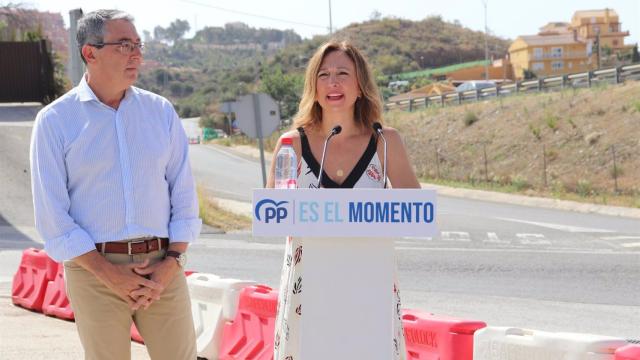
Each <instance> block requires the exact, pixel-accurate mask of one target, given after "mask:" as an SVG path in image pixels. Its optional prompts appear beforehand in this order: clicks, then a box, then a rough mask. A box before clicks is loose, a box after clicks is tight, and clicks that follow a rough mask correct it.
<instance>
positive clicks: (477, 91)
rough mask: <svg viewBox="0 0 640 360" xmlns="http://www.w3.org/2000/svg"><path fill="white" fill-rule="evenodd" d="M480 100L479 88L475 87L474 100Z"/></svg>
mask: <svg viewBox="0 0 640 360" xmlns="http://www.w3.org/2000/svg"><path fill="white" fill-rule="evenodd" d="M478 100H480V89H476V101H478Z"/></svg>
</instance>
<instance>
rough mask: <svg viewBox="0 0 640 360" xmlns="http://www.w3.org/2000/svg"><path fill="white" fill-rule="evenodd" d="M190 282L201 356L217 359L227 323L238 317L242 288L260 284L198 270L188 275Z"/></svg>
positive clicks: (199, 354) (193, 313)
mask: <svg viewBox="0 0 640 360" xmlns="http://www.w3.org/2000/svg"><path fill="white" fill-rule="evenodd" d="M187 284H188V285H189V295H190V296H191V314H192V315H193V324H194V326H195V330H196V338H197V348H198V357H202V358H206V359H209V360H217V359H218V349H219V347H220V341H221V339H222V329H223V328H224V322H225V321H231V320H233V319H234V318H235V316H236V311H237V309H238V301H239V296H240V290H242V288H244V287H246V286H249V285H254V284H256V283H255V282H253V281H243V280H237V279H223V278H220V277H219V276H217V275H214V274H206V273H194V274H192V275H191V276H189V277H188V278H187Z"/></svg>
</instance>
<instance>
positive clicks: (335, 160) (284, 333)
mask: <svg viewBox="0 0 640 360" xmlns="http://www.w3.org/2000/svg"><path fill="white" fill-rule="evenodd" d="M375 122H382V105H381V101H380V94H379V92H378V89H377V87H376V84H375V82H374V79H373V77H372V75H371V70H370V68H369V65H368V64H367V62H366V60H365V58H364V56H363V55H362V54H361V53H360V51H359V50H358V49H357V48H355V47H354V46H353V45H351V44H349V43H348V42H337V41H330V42H328V43H326V44H324V45H322V46H321V47H320V48H319V49H318V50H317V51H316V53H315V54H314V55H313V57H312V58H311V59H310V60H309V65H308V66H307V71H306V75H305V84H304V93H303V95H302V100H301V101H300V107H299V110H298V114H297V115H296V117H295V120H294V126H293V127H294V128H295V130H292V131H289V132H287V133H285V134H284V135H282V137H281V139H282V138H284V137H289V138H292V139H293V148H294V150H295V152H296V154H297V155H298V159H299V166H298V169H299V173H298V187H299V188H315V187H316V186H317V183H318V176H319V171H320V169H319V168H320V164H319V163H320V159H321V156H322V150H323V145H324V140H325V139H326V137H327V135H328V134H329V132H330V131H331V129H333V128H334V127H335V126H337V125H340V126H341V127H342V131H341V132H340V134H339V135H337V136H335V137H333V138H332V139H331V146H329V147H328V149H327V153H326V156H325V162H324V172H323V174H322V184H321V186H322V187H325V188H354V187H358V188H383V187H384V185H385V179H383V175H382V174H383V169H384V167H387V168H386V169H387V177H388V180H389V182H390V183H391V186H392V187H394V188H419V187H420V184H419V183H418V180H417V178H416V175H415V173H414V172H413V169H412V167H411V165H410V163H409V159H408V156H407V152H406V150H405V148H404V145H403V143H402V139H401V138H400V135H399V134H398V132H397V131H396V130H395V129H392V128H389V127H383V131H384V136H385V138H386V140H387V157H388V159H390V160H389V161H388V164H385V163H384V158H383V156H382V154H383V153H384V144H383V141H378V135H377V133H376V132H375V131H374V130H373V124H374V123H375ZM280 143H281V142H280V141H279V142H278V145H277V146H276V149H275V151H274V155H275V154H277V153H278V150H279V149H280ZM275 163H276V161H275V157H274V160H273V161H272V162H271V171H270V176H269V180H268V182H267V187H271V188H272V187H274V182H275V180H274V174H275ZM302 246H303V244H302V242H301V241H300V239H296V238H288V240H287V247H286V253H285V261H284V265H283V269H282V277H281V282H280V297H279V299H280V300H279V304H278V317H277V320H276V335H275V360H299V359H300V356H299V354H300V349H299V344H300V343H299V333H298V325H299V323H300V319H301V317H302V304H301V301H300V299H301V295H302V294H301V292H299V291H295V290H296V289H300V288H303V287H301V286H302V266H303V265H302V264H303V256H302ZM391 289H392V290H393V291H394V293H395V295H396V307H395V308H396V309H397V311H396V312H395V313H396V316H395V318H394V324H395V327H394V339H393V341H394V346H395V349H396V359H404V358H405V356H406V355H405V346H404V334H403V332H402V322H401V315H400V310H399V309H400V295H399V291H398V290H397V289H398V288H397V286H396V284H392V286H391V284H390V290H391ZM336 326H339V324H336Z"/></svg>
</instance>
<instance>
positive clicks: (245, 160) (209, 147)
mask: <svg viewBox="0 0 640 360" xmlns="http://www.w3.org/2000/svg"><path fill="white" fill-rule="evenodd" d="M204 148H205V149H209V150H213V151H216V152H218V153H221V154H224V155H227V156H228V157H230V158H233V159H236V160H239V161H243V162H246V163H250V164H254V163H255V162H256V161H255V160H249V159H247V158H243V157H240V156H238V155H236V154H234V153H232V152H230V151H227V150H222V149H219V148H217V147H215V146H209V145H204ZM265 161H266V159H265Z"/></svg>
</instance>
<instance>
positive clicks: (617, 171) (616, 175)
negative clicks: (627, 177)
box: [610, 166, 624, 179]
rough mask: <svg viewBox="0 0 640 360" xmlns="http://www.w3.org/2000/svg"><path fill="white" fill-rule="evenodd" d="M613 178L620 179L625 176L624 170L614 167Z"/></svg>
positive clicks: (612, 170)
mask: <svg viewBox="0 0 640 360" xmlns="http://www.w3.org/2000/svg"><path fill="white" fill-rule="evenodd" d="M610 173H611V178H612V179H613V178H619V177H620V176H622V175H624V170H623V169H622V168H621V167H620V166H614V167H613V168H612V169H611V171H610Z"/></svg>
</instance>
